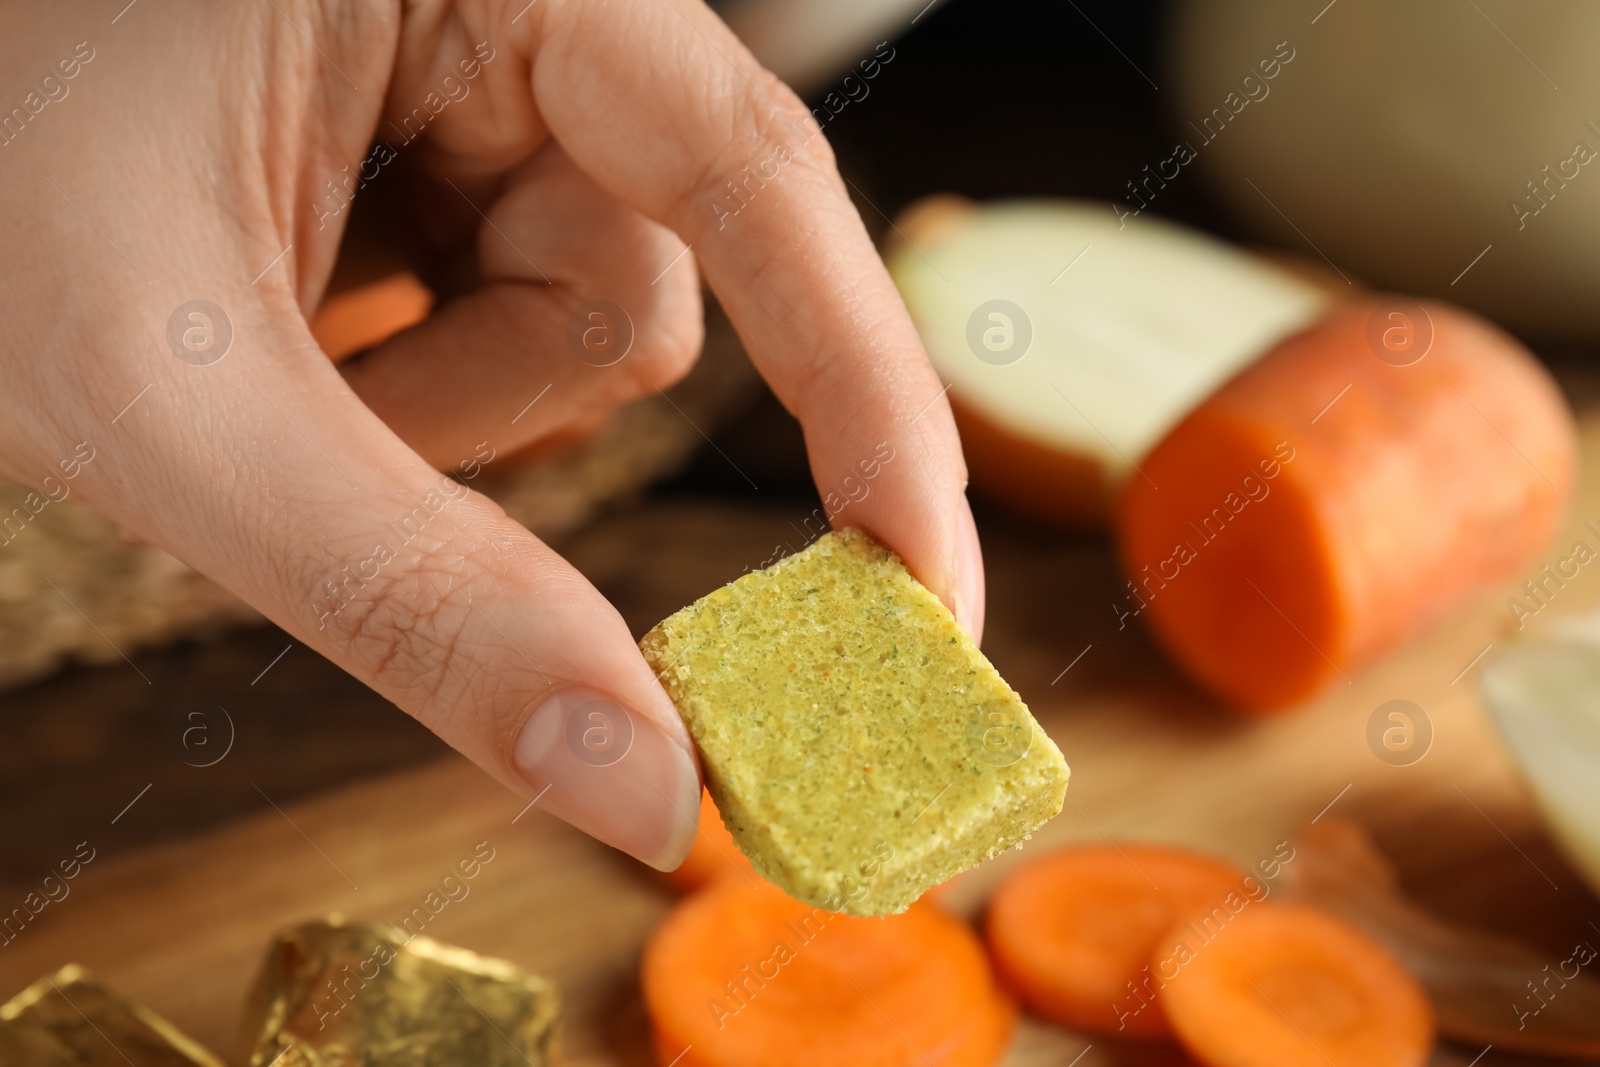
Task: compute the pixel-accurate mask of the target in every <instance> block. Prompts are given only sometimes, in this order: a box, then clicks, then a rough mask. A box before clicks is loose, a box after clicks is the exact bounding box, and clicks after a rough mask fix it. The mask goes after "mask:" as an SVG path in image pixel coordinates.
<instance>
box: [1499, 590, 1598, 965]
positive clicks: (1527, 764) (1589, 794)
mask: <svg viewBox="0 0 1600 1067" xmlns="http://www.w3.org/2000/svg"><path fill="white" fill-rule="evenodd" d="M1558 581H1559V579H1558ZM1479 688H1480V690H1481V691H1482V693H1483V697H1484V701H1485V703H1486V704H1487V705H1488V707H1489V711H1490V714H1491V716H1492V718H1493V720H1494V723H1495V725H1496V726H1497V727H1498V728H1499V730H1500V735H1501V737H1503V738H1505V741H1506V744H1507V746H1508V747H1509V748H1510V750H1511V752H1512V754H1513V755H1515V756H1516V758H1517V762H1518V763H1520V764H1521V765H1522V769H1523V771H1525V772H1526V774H1527V776H1528V781H1529V783H1530V784H1531V785H1532V787H1533V792H1534V795H1535V797H1537V798H1538V801H1539V805H1540V807H1541V808H1542V809H1543V810H1544V814H1545V817H1546V818H1547V819H1548V820H1549V822H1550V826H1551V829H1553V830H1554V831H1555V835H1556V839H1557V840H1558V841H1560V842H1561V843H1562V844H1563V845H1565V846H1566V849H1567V854H1568V855H1569V856H1571V857H1572V860H1573V862H1574V863H1576V864H1577V865H1578V867H1579V869H1580V870H1582V871H1583V873H1584V874H1585V876H1586V877H1587V878H1588V879H1589V884H1590V886H1591V887H1593V888H1595V889H1597V890H1600V615H1595V614H1591V615H1586V616H1585V615H1577V616H1573V615H1569V616H1565V617H1563V618H1562V619H1560V620H1559V623H1555V622H1554V621H1553V624H1552V625H1551V626H1550V627H1549V628H1547V629H1546V630H1545V631H1544V633H1543V634H1542V635H1540V636H1538V637H1535V638H1532V639H1530V640H1527V641H1523V642H1518V643H1516V644H1513V645H1510V646H1509V647H1505V648H1503V649H1502V650H1501V651H1499V652H1497V653H1496V654H1495V655H1494V656H1492V657H1491V658H1490V659H1489V660H1488V661H1486V662H1485V664H1484V667H1483V674H1482V676H1481V681H1480V682H1479ZM1597 943H1600V941H1597Z"/></svg>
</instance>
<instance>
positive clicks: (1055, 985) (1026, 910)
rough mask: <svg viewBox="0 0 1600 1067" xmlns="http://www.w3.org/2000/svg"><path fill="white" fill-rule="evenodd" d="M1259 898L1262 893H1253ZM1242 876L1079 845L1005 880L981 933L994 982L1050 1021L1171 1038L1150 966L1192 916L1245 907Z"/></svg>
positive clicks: (1123, 848)
mask: <svg viewBox="0 0 1600 1067" xmlns="http://www.w3.org/2000/svg"><path fill="white" fill-rule="evenodd" d="M1257 894H1259V890H1258V891H1257ZM1250 900H1251V894H1249V893H1247V892H1246V883H1245V881H1244V872H1242V871H1240V870H1238V869H1237V868H1235V867H1232V866H1230V865H1229V864H1227V863H1224V862H1222V861H1221V860H1216V859H1212V858H1211V857H1209V856H1203V855H1200V854H1199V853H1195V852H1189V851H1187V850H1184V849H1179V848H1173V847H1169V846H1162V845H1136V844H1133V843H1131V842H1130V843H1127V844H1123V845H1110V844H1107V845H1083V846H1078V847H1074V848H1066V849H1062V850H1061V851H1059V852H1053V853H1051V854H1049V855H1046V856H1044V857H1043V858H1041V859H1038V860H1035V861H1034V862H1033V863H1030V864H1028V865H1027V866H1025V867H1023V868H1022V869H1021V870H1019V871H1017V872H1016V873H1015V874H1013V875H1011V876H1010V877H1009V878H1007V879H1006V880H1005V881H1004V882H1002V883H1001V884H1000V887H999V888H998V889H997V890H996V891H995V894H994V897H993V899H991V900H990V902H989V912H988V916H987V919H986V923H985V932H986V934H987V936H988V941H989V947H990V949H991V951H992V952H993V954H994V959H995V963H996V966H997V968H998V970H999V971H1000V973H1001V975H1002V976H1004V977H1005V978H1006V980H1007V981H1008V982H1009V983H1010V984H1011V986H1012V987H1013V988H1014V989H1016V990H1017V992H1018V993H1019V994H1020V995H1021V997H1022V1000H1023V1003H1024V1004H1026V1005H1027V1006H1028V1007H1029V1008H1030V1009H1032V1010H1033V1011H1034V1012H1036V1013H1037V1014H1039V1015H1042V1016H1044V1017H1045V1018H1047V1019H1053V1020H1055V1021H1057V1022H1061V1023H1065V1024H1066V1025H1068V1026H1071V1027H1075V1028H1078V1029H1083V1030H1092V1031H1096V1032H1099V1033H1106V1034H1120V1035H1121V1036H1124V1037H1165V1036H1167V1035H1169V1034H1170V1033H1171V1028H1170V1027H1169V1026H1168V1025H1167V1020H1166V1018H1165V1017H1164V1016H1163V1015H1162V1013H1161V1005H1160V1001H1159V998H1157V996H1156V991H1157V983H1156V981H1155V980H1154V978H1153V977H1152V975H1151V973H1150V968H1149V963H1150V957H1151V954H1152V953H1153V952H1155V951H1156V949H1157V948H1158V944H1157V940H1158V938H1160V937H1161V936H1162V935H1163V934H1165V933H1166V932H1167V930H1168V928H1170V927H1171V926H1173V925H1174V924H1175V923H1177V922H1178V921H1179V920H1181V919H1185V918H1188V917H1190V916H1195V915H1200V914H1203V913H1210V912H1212V911H1213V910H1214V909H1218V908H1220V909H1222V912H1223V914H1225V915H1230V916H1231V915H1232V914H1234V913H1235V912H1236V911H1238V910H1242V909H1245V908H1246V907H1247V906H1248V907H1255V906H1256V905H1254V904H1252V903H1250Z"/></svg>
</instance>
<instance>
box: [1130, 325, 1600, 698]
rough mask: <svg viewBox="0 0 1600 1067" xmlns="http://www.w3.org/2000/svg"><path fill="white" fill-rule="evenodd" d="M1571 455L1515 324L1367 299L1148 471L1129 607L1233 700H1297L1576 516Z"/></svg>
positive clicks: (1184, 426)
mask: <svg viewBox="0 0 1600 1067" xmlns="http://www.w3.org/2000/svg"><path fill="white" fill-rule="evenodd" d="M1380 357H1381V358H1380ZM1576 450H1577V446H1576V439H1575V433H1574V429H1573V425H1572V418H1571V415H1570V414H1569V412H1568V410H1567V407H1566V405H1565V403H1564V402H1563V401H1562V399H1561V396H1560V394H1559V392H1558V391H1557V389H1556V387H1555V385H1554V383H1553V382H1552V381H1551V379H1550V377H1549V375H1548V374H1547V373H1546V372H1545V371H1544V369H1543V368H1542V367H1541V366H1540V365H1539V364H1538V363H1537V362H1536V361H1535V360H1534V359H1533V357H1532V356H1531V355H1529V354H1528V352H1527V351H1526V350H1525V349H1523V348H1522V347H1521V346H1520V345H1518V344H1517V343H1516V342H1515V341H1513V340H1512V339H1511V338H1509V337H1507V336H1506V335H1505V334H1503V333H1501V332H1500V331H1498V330H1496V329H1495V328H1493V327H1492V326H1490V325H1488V324H1487V323H1485V322H1483V321H1482V320H1480V319H1477V318H1475V317H1473V316H1471V315H1468V314H1467V313H1465V312H1463V311H1459V310H1457V309H1455V308H1452V307H1449V306H1447V305H1442V304H1421V305H1418V304H1410V305H1406V304H1404V303H1403V302H1399V301H1396V300H1395V299H1394V298H1385V299H1366V300H1360V301H1354V302H1352V303H1350V304H1348V305H1345V306H1343V307H1340V308H1336V309H1335V310H1333V311H1332V312H1330V313H1329V314H1328V316H1327V317H1326V318H1324V319H1323V320H1322V321H1321V322H1319V323H1318V324H1317V325H1316V326H1314V327H1312V328H1311V329H1309V330H1306V331H1305V332H1303V333H1300V334H1298V335H1296V336H1294V337H1291V338H1289V339H1288V340H1286V341H1283V342H1281V343H1280V344H1279V345H1278V346H1277V347H1276V348H1274V349H1273V350H1272V351H1271V352H1270V353H1268V354H1267V355H1266V356H1265V357H1263V358H1262V359H1261V360H1260V361H1259V362H1258V363H1256V364H1255V365H1254V366H1252V367H1250V368H1249V369H1247V370H1245V371H1244V372H1242V373H1241V374H1239V375H1238V376H1237V377H1236V378H1234V379H1233V380H1232V381H1230V382H1229V383H1228V384H1227V385H1225V386H1223V387H1222V388H1221V389H1220V390H1219V391H1218V392H1217V393H1215V394H1214V395H1213V396H1212V397H1211V398H1210V399H1209V400H1207V401H1206V402H1205V403H1204V404H1203V405H1201V406H1200V407H1199V408H1198V409H1196V410H1195V411H1194V412H1192V413H1191V414H1190V415H1189V416H1188V417H1187V418H1186V419H1185V420H1184V421H1183V422H1182V423H1180V424H1179V425H1178V426H1177V427H1176V428H1175V429H1174V430H1173V431H1172V432H1171V434H1169V435H1168V436H1167V437H1166V438H1165V439H1164V440H1163V441H1162V442H1161V444H1160V445H1158V446H1157V447H1156V448H1155V450H1154V451H1153V452H1151V454H1150V455H1149V456H1147V457H1146V458H1145V459H1144V461H1143V462H1142V463H1141V464H1140V473H1138V474H1136V475H1135V476H1134V477H1133V478H1131V479H1130V480H1129V483H1128V488H1127V490H1126V492H1125V494H1124V496H1123V499H1122V501H1121V506H1120V522H1119V531H1118V540H1119V550H1120V555H1121V557H1122V560H1123V566H1124V569H1125V571H1126V572H1127V575H1128V577H1129V582H1128V585H1127V589H1126V596H1125V598H1124V599H1122V600H1119V601H1118V602H1117V603H1116V604H1114V605H1113V610H1114V611H1116V612H1117V614H1118V617H1119V619H1120V620H1121V622H1122V624H1123V625H1127V623H1128V622H1129V620H1130V619H1132V618H1133V617H1135V616H1137V617H1140V618H1143V619H1146V620H1148V622H1149V625H1150V627H1151V629H1152V630H1153V631H1154V633H1155V635H1156V637H1157V639H1158V640H1159V641H1160V642H1161V643H1162V644H1163V645H1164V646H1165V647H1166V648H1167V649H1168V651H1169V652H1170V653H1171V654H1172V655H1173V656H1174V657H1175V658H1176V659H1177V660H1178V661H1179V663H1181V664H1182V665H1183V666H1184V667H1185V668H1186V669H1187V670H1188V671H1189V673H1190V674H1191V675H1193V676H1194V677H1195V678H1196V679H1198V680H1199V681H1200V682H1201V683H1203V684H1204V685H1206V686H1208V687H1210V688H1211V689H1212V690H1213V691H1215V692H1216V693H1218V694H1220V695H1221V696H1223V697H1224V698H1226V699H1227V700H1229V701H1231V702H1233V703H1235V704H1238V705H1240V706H1242V707H1244V708H1247V709H1252V710H1262V711H1265V710H1271V709H1275V708H1280V707H1283V706H1286V705H1289V704H1292V703H1294V702H1296V701H1299V700H1302V699H1304V698H1306V697H1308V696H1311V695H1312V694H1314V693H1316V692H1317V690H1319V689H1320V688H1321V687H1322V686H1324V685H1325V684H1327V683H1328V682H1330V681H1337V680H1340V679H1341V678H1348V677H1349V676H1350V675H1351V673H1352V672H1354V671H1355V670H1356V669H1357V668H1358V667H1360V666H1361V665H1362V664H1364V663H1365V662H1367V661H1369V660H1370V659H1372V658H1373V657H1375V656H1376V655H1378V654H1379V653H1381V652H1383V651H1385V650H1387V649H1390V648H1392V647H1394V646H1395V645H1397V644H1399V643H1400V642H1401V641H1403V640H1404V639H1406V638H1407V637H1408V636H1410V635H1411V634H1413V633H1414V632H1416V631H1417V630H1418V629H1420V628H1421V627H1422V626H1424V625H1426V624H1427V623H1428V622H1430V621H1431V620H1433V619H1434V618H1436V617H1437V616H1438V615H1439V614H1440V613H1441V612H1442V611H1444V609H1445V608H1447V607H1448V606H1450V605H1451V604H1453V603H1455V602H1457V601H1459V600H1461V599H1462V598H1463V597H1465V596H1467V595H1468V594H1470V593H1471V592H1473V591H1475V590H1476V589H1478V588H1480V587H1482V586H1484V585H1485V584H1488V583H1491V582H1494V581H1498V580H1501V579H1504V578H1506V577H1507V576H1509V575H1511V574H1513V573H1515V571H1516V570H1517V568H1518V567H1519V566H1522V565H1523V564H1524V563H1525V561H1526V560H1527V558H1528V556H1529V555H1530V554H1532V553H1534V552H1536V551H1538V550H1539V548H1540V547H1541V546H1542V545H1543V544H1544V543H1545V541H1546V540H1547V539H1548V538H1549V537H1550V535H1551V534H1552V533H1553V532H1554V530H1555V528H1556V525H1557V523H1558V522H1559V520H1560V518H1561V514H1562V511H1563V510H1564V507H1565V505H1566V501H1567V498H1568V496H1569V495H1570V490H1571V487H1572V482H1573V472H1574V467H1575V462H1576Z"/></svg>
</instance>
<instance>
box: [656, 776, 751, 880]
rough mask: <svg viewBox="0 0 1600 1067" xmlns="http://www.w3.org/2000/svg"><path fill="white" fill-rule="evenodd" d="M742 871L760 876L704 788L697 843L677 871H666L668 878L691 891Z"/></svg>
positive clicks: (691, 847) (701, 798) (737, 874)
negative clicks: (724, 823)
mask: <svg viewBox="0 0 1600 1067" xmlns="http://www.w3.org/2000/svg"><path fill="white" fill-rule="evenodd" d="M740 874H744V875H747V876H748V877H749V878H751V879H759V878H760V877H761V876H760V875H759V874H757V873H756V871H755V868H754V867H752V866H750V860H749V859H747V858H746V857H745V854H744V853H743V852H741V851H740V850H739V846H738V845H736V844H734V841H733V835H732V834H730V833H728V828H727V827H726V826H724V825H722V815H721V813H720V812H718V811H717V805H716V802H715V801H713V800H712V799H711V794H710V793H708V792H706V791H705V790H701V791H700V829H699V832H698V833H696V834H695V835H694V844H693V845H691V846H690V847H689V855H688V856H687V857H685V859H684V861H683V863H682V864H681V865H680V866H679V867H678V869H677V870H675V871H668V872H667V874H666V878H667V881H669V882H671V883H672V884H673V885H674V886H676V887H677V888H678V889H679V890H681V891H683V892H685V893H692V892H694V891H695V890H697V889H703V888H704V887H705V886H707V885H710V884H711V883H712V882H714V881H716V880H717V879H719V878H724V877H727V876H729V875H732V876H733V877H735V878H737V877H738V876H739V875H740Z"/></svg>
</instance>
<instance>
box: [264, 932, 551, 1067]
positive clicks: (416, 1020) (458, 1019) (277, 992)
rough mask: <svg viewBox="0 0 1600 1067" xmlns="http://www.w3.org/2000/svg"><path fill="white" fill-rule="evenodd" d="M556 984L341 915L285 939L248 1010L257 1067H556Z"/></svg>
mask: <svg viewBox="0 0 1600 1067" xmlns="http://www.w3.org/2000/svg"><path fill="white" fill-rule="evenodd" d="M558 1010H559V1004H558V998H557V994H556V988H555V985H554V984H553V983H552V982H550V981H548V980H546V979H544V978H540V977H538V976H536V975H532V974H529V973H527V972H526V971H524V970H522V969H521V968H519V967H517V966H516V965H514V964H511V963H507V962H506V961H504V960H497V959H491V958H489V957H487V956H480V955H478V954H477V953H475V952H469V951H467V950H466V949H462V948H454V947H452V946H450V945H443V944H440V943H439V942H437V941H433V940H431V939H429V938H426V937H420V936H415V937H413V936H408V935H407V933H406V932H405V931H403V930H400V929H397V928H395V927H393V926H372V925H365V924H346V923H344V922H343V921H342V920H340V919H339V918H338V917H334V918H333V919H330V920H329V921H328V922H316V923H307V924H306V925H304V926H297V927H294V928H293V929H290V930H285V931H284V932H282V933H280V934H279V935H278V936H277V938H276V939H275V940H274V941H273V944H272V947H271V948H270V949H268V951H267V960H266V963H265V965H264V966H263V968H262V972H261V975H260V977H259V978H257V980H256V985H255V989H254V990H253V992H252V993H251V996H250V1003H249V1006H248V1007H247V1008H246V1010H245V1024H244V1027H245V1029H244V1041H245V1046H244V1062H245V1063H246V1064H247V1067H379V1065H382V1067H458V1065H459V1067H467V1065H471V1067H548V1065H551V1064H554V1063H555V1062H556V1058H555V1057H556V1041H557V1026H556V1023H557V1013H558Z"/></svg>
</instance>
